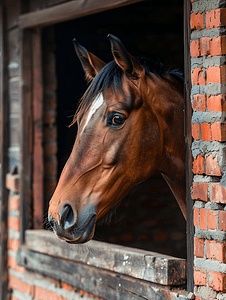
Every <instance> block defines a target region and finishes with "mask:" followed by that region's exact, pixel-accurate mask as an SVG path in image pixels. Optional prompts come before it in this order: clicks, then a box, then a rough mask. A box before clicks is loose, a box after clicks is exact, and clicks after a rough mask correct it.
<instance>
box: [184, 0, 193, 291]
mask: <svg viewBox="0 0 226 300" xmlns="http://www.w3.org/2000/svg"><path fill="white" fill-rule="evenodd" d="M190 12H191V4H190V0H184V74H185V91H184V96H185V145H186V206H187V289H188V291H189V292H193V291H194V276H193V273H194V269H193V267H194V226H193V200H192V198H191V187H192V180H193V174H192V155H191V144H192V135H191V116H192V110H191V99H190V95H191V60H190Z"/></svg>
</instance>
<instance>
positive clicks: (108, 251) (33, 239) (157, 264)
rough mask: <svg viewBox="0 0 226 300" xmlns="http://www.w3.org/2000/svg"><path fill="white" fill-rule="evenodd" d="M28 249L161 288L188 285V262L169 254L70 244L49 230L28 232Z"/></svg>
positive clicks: (98, 243)
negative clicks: (162, 286)
mask: <svg viewBox="0 0 226 300" xmlns="http://www.w3.org/2000/svg"><path fill="white" fill-rule="evenodd" d="M26 247H27V248H28V249H30V250H32V251H37V252H40V253H46V254H49V255H53V256H58V257H63V258H65V259H69V260H75V261H77V262H80V263H85V264H87V265H89V266H95V267H97V268H101V269H104V270H109V271H114V272H116V273H119V274H124V275H129V276H131V277H134V278H140V279H143V280H147V281H151V282H154V283H159V284H161V285H170V286H176V285H183V284H185V283H186V260H185V259H181V258H175V257H172V256H169V255H164V254H159V253H155V252H150V251H145V250H140V249H136V248H129V247H124V246H120V245H114V244H109V243H104V242H97V241H94V240H92V241H90V242H88V243H86V244H85V245H71V244H67V243H62V241H61V240H59V239H58V238H57V237H56V236H55V234H54V233H52V232H48V231H46V230H35V231H34V230H27V231H26Z"/></svg>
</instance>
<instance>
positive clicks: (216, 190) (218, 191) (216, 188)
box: [211, 182, 226, 204]
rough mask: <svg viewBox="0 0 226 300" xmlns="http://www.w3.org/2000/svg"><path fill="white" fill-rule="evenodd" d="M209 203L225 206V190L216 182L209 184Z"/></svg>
mask: <svg viewBox="0 0 226 300" xmlns="http://www.w3.org/2000/svg"><path fill="white" fill-rule="evenodd" d="M211 201H212V202H216V203H223V204H226V189H225V188H223V187H222V186H221V185H220V184H219V183H218V182H213V183H211Z"/></svg>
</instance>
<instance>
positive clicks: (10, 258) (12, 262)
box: [8, 256, 25, 273]
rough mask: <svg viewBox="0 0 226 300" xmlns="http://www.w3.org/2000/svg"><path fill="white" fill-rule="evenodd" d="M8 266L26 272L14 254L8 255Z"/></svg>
mask: <svg viewBox="0 0 226 300" xmlns="http://www.w3.org/2000/svg"><path fill="white" fill-rule="evenodd" d="M8 267H9V268H11V269H13V270H15V271H17V272H20V273H25V268H24V267H20V266H18V265H17V262H16V258H15V257H13V256H8Z"/></svg>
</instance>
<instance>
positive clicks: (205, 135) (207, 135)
mask: <svg viewBox="0 0 226 300" xmlns="http://www.w3.org/2000/svg"><path fill="white" fill-rule="evenodd" d="M201 133H202V140H203V141H208V142H211V127H210V124H209V123H202V124H201Z"/></svg>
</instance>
